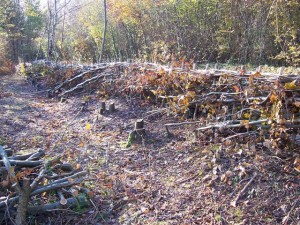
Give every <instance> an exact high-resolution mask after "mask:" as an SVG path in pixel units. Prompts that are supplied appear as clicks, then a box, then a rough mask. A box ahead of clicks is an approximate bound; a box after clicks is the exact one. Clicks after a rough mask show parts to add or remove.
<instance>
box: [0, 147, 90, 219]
mask: <svg viewBox="0 0 300 225" xmlns="http://www.w3.org/2000/svg"><path fill="white" fill-rule="evenodd" d="M44 155H45V152H44V151H43V150H39V151H37V152H35V153H32V154H27V155H13V152H12V151H11V150H10V149H4V148H3V146H0V183H1V185H0V223H1V224H2V223H3V222H5V221H9V220H12V221H13V220H14V218H15V224H27V223H26V218H27V214H38V213H43V212H47V211H51V210H55V209H58V208H66V207H68V208H76V207H77V206H78V205H80V206H82V207H85V206H88V205H89V197H92V192H90V191H89V190H88V189H86V188H83V187H80V186H79V185H80V183H81V182H82V181H83V180H84V177H85V175H86V174H87V173H86V172H85V171H78V170H74V169H73V167H72V166H71V165H70V164H66V163H62V162H61V161H60V159H59V158H57V159H53V160H48V161H45V160H41V159H42V157H43V156H44ZM50 202H51V203H50Z"/></svg>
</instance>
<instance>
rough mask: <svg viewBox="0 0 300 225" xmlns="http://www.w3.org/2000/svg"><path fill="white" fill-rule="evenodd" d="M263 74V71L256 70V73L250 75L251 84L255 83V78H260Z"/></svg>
mask: <svg viewBox="0 0 300 225" xmlns="http://www.w3.org/2000/svg"><path fill="white" fill-rule="evenodd" d="M260 76H261V73H260V72H256V73H254V74H251V75H250V77H249V85H253V83H254V78H258V77H260Z"/></svg>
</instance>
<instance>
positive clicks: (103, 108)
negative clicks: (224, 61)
mask: <svg viewBox="0 0 300 225" xmlns="http://www.w3.org/2000/svg"><path fill="white" fill-rule="evenodd" d="M105 110H106V106H105V102H101V107H100V111H99V113H100V114H101V115H103V114H104V112H105Z"/></svg>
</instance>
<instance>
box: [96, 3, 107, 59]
mask: <svg viewBox="0 0 300 225" xmlns="http://www.w3.org/2000/svg"><path fill="white" fill-rule="evenodd" d="M103 13H104V31H103V37H102V45H101V51H100V54H99V60H98V63H101V62H102V56H103V52H104V46H105V40H106V30H107V7H106V0H103Z"/></svg>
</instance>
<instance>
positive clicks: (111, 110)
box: [99, 102, 116, 115]
mask: <svg viewBox="0 0 300 225" xmlns="http://www.w3.org/2000/svg"><path fill="white" fill-rule="evenodd" d="M106 111H107V110H106V103H105V102H101V103H100V109H99V113H100V114H101V115H103V114H104V113H105V112H106ZM115 111H116V106H115V103H114V102H112V103H110V104H109V106H108V112H109V113H114V112H115Z"/></svg>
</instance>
